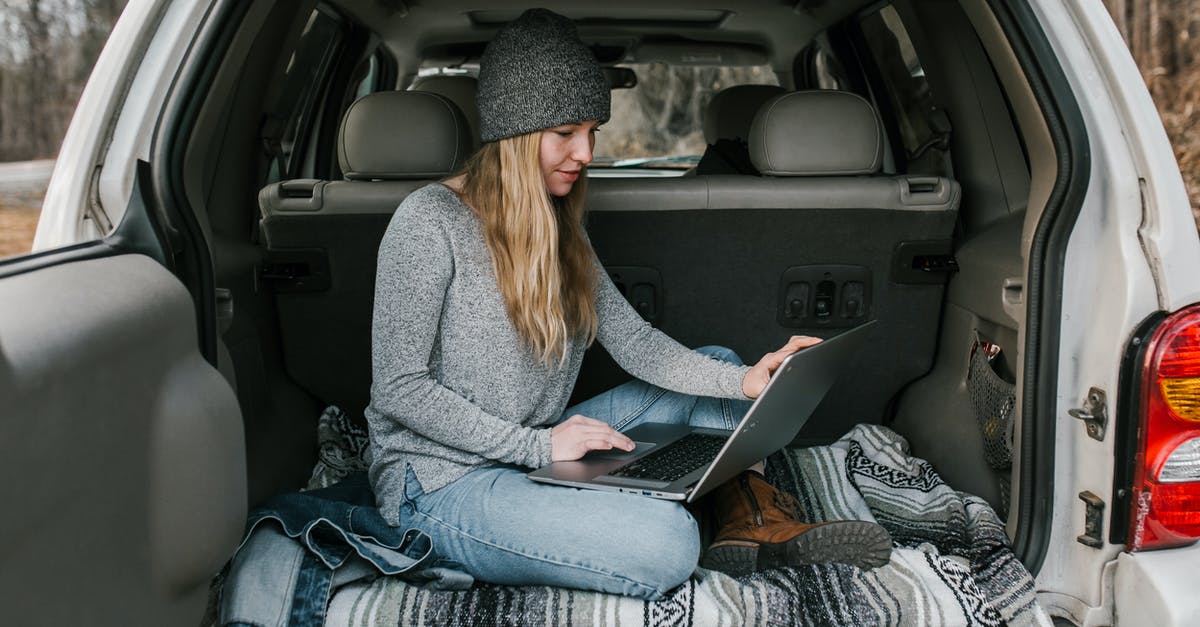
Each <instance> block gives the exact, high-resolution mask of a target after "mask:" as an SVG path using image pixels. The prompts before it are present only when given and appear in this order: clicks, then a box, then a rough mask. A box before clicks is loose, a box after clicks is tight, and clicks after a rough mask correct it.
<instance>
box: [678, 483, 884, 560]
mask: <svg viewBox="0 0 1200 627" xmlns="http://www.w3.org/2000/svg"><path fill="white" fill-rule="evenodd" d="M713 508H714V509H715V516H716V519H717V529H718V531H717V537H716V539H715V540H714V541H713V543H712V544H711V545H710V546H709V547H708V551H706V552H705V553H704V558H703V559H702V560H701V561H700V565H701V566H703V567H704V568H707V569H710V570H719V571H722V572H725V573H728V574H731V575H735V576H738V575H745V574H749V573H752V572H754V571H758V570H766V569H768V568H779V567H781V566H802V565H805V564H819V563H825V562H839V563H843V564H850V565H852V566H857V567H859V568H875V567H876V566H882V565H884V564H886V563H887V562H888V558H889V557H891V554H892V538H891V536H890V535H888V532H887V530H886V529H884V528H883V527H881V526H879V525H878V524H876V523H873V522H866V521H861V520H844V521H838V522H827V523H818V524H815V525H810V524H807V523H803V522H800V517H799V511H800V503H799V502H798V501H797V500H796V497H794V496H792V495H790V494H787V493H785V492H780V491H779V490H777V489H776V488H775V487H773V486H772V485H771V484H769V483H767V480H766V479H765V478H764V477H763V476H762V475H761V474H759V473H757V472H754V471H752V470H747V471H745V472H743V473H742V474H740V475H738V476H737V477H734V478H733V479H731V480H729V481H727V482H725V483H724V484H723V485H721V486H720V487H718V488H717V489H716V490H714V492H713Z"/></svg>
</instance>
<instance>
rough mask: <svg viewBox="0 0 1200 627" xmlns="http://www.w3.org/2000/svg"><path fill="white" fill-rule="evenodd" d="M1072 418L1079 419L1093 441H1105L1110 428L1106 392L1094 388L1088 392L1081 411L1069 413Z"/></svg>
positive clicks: (1074, 410) (1075, 410)
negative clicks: (1105, 432)
mask: <svg viewBox="0 0 1200 627" xmlns="http://www.w3.org/2000/svg"><path fill="white" fill-rule="evenodd" d="M1067 413H1068V414H1070V415H1071V417H1072V418H1078V419H1080V420H1082V421H1083V423H1084V425H1086V426H1087V434H1088V435H1089V436H1091V438H1092V439H1093V440H1099V441H1101V442H1103V441H1104V431H1105V429H1106V428H1107V427H1108V408H1107V405H1106V404H1105V394H1104V390H1101V389H1100V388H1092V389H1090V390H1088V394H1087V400H1085V401H1084V402H1083V407H1082V408H1080V409H1071V410H1068V411H1067Z"/></svg>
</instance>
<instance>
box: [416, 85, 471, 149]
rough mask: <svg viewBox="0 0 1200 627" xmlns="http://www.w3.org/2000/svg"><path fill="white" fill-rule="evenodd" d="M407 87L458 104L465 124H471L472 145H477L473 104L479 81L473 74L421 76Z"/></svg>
mask: <svg viewBox="0 0 1200 627" xmlns="http://www.w3.org/2000/svg"><path fill="white" fill-rule="evenodd" d="M409 89H411V90H412V91H427V92H430V93H434V94H439V95H442V96H445V97H447V98H449V99H450V101H451V102H453V103H454V104H456V105H458V108H459V110H461V111H462V112H463V115H465V116H467V124H470V125H471V137H472V139H473V141H474V142H475V144H474V145H475V146H478V145H479V107H478V106H476V105H475V94H476V92H478V91H479V81H478V80H476V79H475V77H474V76H466V75H463V76H453V75H446V74H436V75H433V76H422V77H420V78H418V79H417V80H415V81H413V84H412V87H409ZM472 147H474V146H472Z"/></svg>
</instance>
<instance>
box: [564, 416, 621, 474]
mask: <svg viewBox="0 0 1200 627" xmlns="http://www.w3.org/2000/svg"><path fill="white" fill-rule="evenodd" d="M614 448H619V449H621V450H623V451H632V450H633V448H634V445H633V440H630V439H629V438H627V437H625V436H624V435H623V434H622V433H621V432H620V431H617V430H616V429H613V428H612V427H611V426H609V424H608V423H607V422H604V421H603V420H596V419H595V418H588V417H587V416H582V415H580V414H575V415H574V416H571V417H570V418H567V419H566V420H564V421H562V422H561V423H559V424H558V425H557V426H555V427H554V428H553V429H551V430H550V459H552V460H554V461H556V462H569V461H574V460H576V459H579V458H580V457H583V456H584V455H585V454H587V452H588V451H607V450H611V449H614Z"/></svg>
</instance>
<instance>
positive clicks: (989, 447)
mask: <svg viewBox="0 0 1200 627" xmlns="http://www.w3.org/2000/svg"><path fill="white" fill-rule="evenodd" d="M999 355H1000V346H998V345H996V344H993V343H991V342H985V341H982V340H980V339H978V337H977V338H976V340H975V342H974V344H973V345H972V346H971V366H970V369H969V370H968V372H967V390H968V391H969V392H970V394H971V404H972V406H973V407H974V410H975V419H976V420H977V421H979V432H980V434H981V435H982V436H983V457H984V460H985V461H986V462H987V464H988V466H990V467H991V468H992V470H994V471H995V472H996V475H997V477H998V478H999V481H1000V507H999V510H1000V511H999V512H997V513H998V514H1000V517H1001V518H1003V517H1004V516H1005V515H1006V514H1007V513H1008V504H1009V503H1008V501H1009V487H1010V482H1011V478H1012V448H1013V431H1014V415H1013V414H1014V413H1015V409H1016V404H1017V386H1016V385H1014V384H1012V383H1009V382H1008V381H1005V380H1004V379H1003V378H1001V376H1000V375H999V374H997V373H996V370H995V369H994V368H993V367H992V363H993V362H994V361H995V360H996V358H997V357H999Z"/></svg>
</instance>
